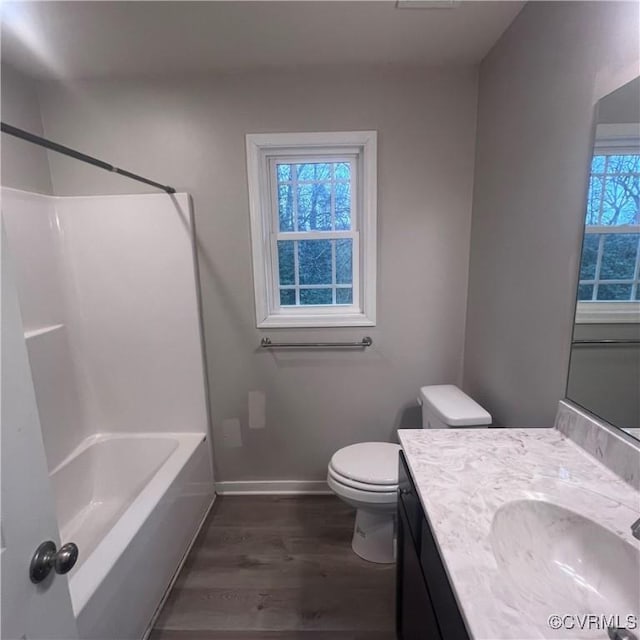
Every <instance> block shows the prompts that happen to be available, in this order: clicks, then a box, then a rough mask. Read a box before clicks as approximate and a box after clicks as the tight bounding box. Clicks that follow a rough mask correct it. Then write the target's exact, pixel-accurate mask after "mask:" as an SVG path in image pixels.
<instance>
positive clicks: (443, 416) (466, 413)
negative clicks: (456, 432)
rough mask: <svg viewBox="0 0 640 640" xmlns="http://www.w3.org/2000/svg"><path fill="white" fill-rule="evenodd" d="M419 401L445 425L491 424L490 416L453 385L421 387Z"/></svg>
mask: <svg viewBox="0 0 640 640" xmlns="http://www.w3.org/2000/svg"><path fill="white" fill-rule="evenodd" d="M420 400H422V402H423V404H425V405H426V406H427V407H428V408H429V409H430V410H431V411H433V413H434V414H435V415H436V416H437V417H438V418H439V419H440V420H441V421H442V422H444V423H445V424H446V425H450V426H452V427H464V426H473V425H482V424H491V414H490V413H489V412H488V411H485V409H483V408H482V407H481V406H480V405H479V404H478V403H477V402H476V401H475V400H473V399H472V398H470V397H469V396H468V395H467V394H466V393H465V392H464V391H462V389H459V388H458V387H456V386H455V385H454V384H437V385H430V386H428V387H422V388H421V389H420Z"/></svg>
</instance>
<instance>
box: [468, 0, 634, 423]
mask: <svg viewBox="0 0 640 640" xmlns="http://www.w3.org/2000/svg"><path fill="white" fill-rule="evenodd" d="M638 27H639V25H638V6H637V3H632V2H629V3H615V2H613V3H607V2H605V3H600V2H593V3H591V2H587V3H583V2H566V3H565V2H548V3H547V2H531V3H529V4H527V5H526V6H525V8H524V10H523V11H522V12H521V13H520V14H519V16H518V17H517V18H516V19H515V21H514V22H513V24H512V25H511V27H510V28H509V29H508V30H507V31H506V32H505V34H504V35H503V36H502V38H501V39H500V40H499V41H498V43H497V44H496V46H495V47H494V48H493V49H492V51H491V52H490V53H489V55H488V56H487V57H486V58H485V60H484V61H483V63H482V65H481V67H480V81H479V96H478V142H477V150H476V173H475V182H474V205H473V226H472V235H471V257H470V269H469V274H470V276H469V300H468V307H467V326H466V342H465V362H464V388H465V390H466V391H468V392H469V393H470V394H471V395H473V396H474V397H475V398H476V400H478V401H479V402H480V403H481V404H484V405H485V406H486V407H487V409H488V410H489V411H491V412H492V414H493V415H494V418H495V419H496V421H497V422H499V423H502V424H509V425H522V426H551V425H552V424H553V418H554V414H555V410H556V406H557V402H558V400H559V399H560V398H562V397H563V396H564V394H565V384H566V376H567V368H568V362H569V343H570V340H571V330H572V324H573V312H574V300H575V288H576V283H577V269H578V262H579V258H580V247H581V238H582V230H583V224H584V203H585V199H586V185H587V176H588V167H589V158H590V154H591V142H592V127H593V113H594V104H595V102H596V100H597V99H598V98H599V97H600V96H598V95H597V84H598V82H599V81H602V79H603V77H614V76H616V75H617V74H620V73H621V72H622V70H624V69H625V68H628V67H629V65H632V64H633V63H634V62H636V61H637V59H638V49H639V42H638V38H639V35H638V34H639V29H638ZM636 68H637V67H636ZM628 79H629V78H625V80H628ZM620 84H622V82H621V83H620Z"/></svg>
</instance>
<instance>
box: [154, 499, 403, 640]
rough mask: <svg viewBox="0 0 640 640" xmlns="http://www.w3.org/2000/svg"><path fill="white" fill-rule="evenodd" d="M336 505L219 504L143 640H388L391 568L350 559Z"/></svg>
mask: <svg viewBox="0 0 640 640" xmlns="http://www.w3.org/2000/svg"><path fill="white" fill-rule="evenodd" d="M354 515H355V513H354V512H353V511H352V510H351V509H349V508H348V507H347V506H346V505H345V504H344V503H342V502H341V501H340V500H338V498H335V497H334V496H302V497H297V496H296V497H289V496H283V497H274V496H246V497H245V496H242V497H240V496H238V497H236V496H233V497H232V496H222V497H218V498H217V500H216V503H215V504H214V507H213V510H212V512H211V514H210V515H209V517H208V519H207V522H206V523H205V525H204V527H203V529H202V531H201V532H200V535H199V537H198V540H197V541H196V543H195V545H194V547H193V549H192V551H191V553H190V554H189V557H188V559H187V562H186V563H185V566H184V567H183V569H182V572H181V573H180V575H179V577H178V579H177V581H176V584H175V586H174V588H173V591H172V592H171V594H170V595H169V598H168V600H167V602H166V604H165V606H164V608H163V610H162V612H161V613H160V616H159V617H158V620H157V621H156V625H155V627H154V630H153V632H152V633H151V636H150V640H263V639H265V640H266V639H271V638H281V639H282V640H293V639H298V638H299V639H300V640H393V639H394V638H395V634H394V632H393V629H394V615H395V614H394V611H395V602H394V599H395V566H394V565H376V564H373V563H369V562H365V561H364V560H362V559H360V558H359V557H358V556H356V555H355V553H353V551H352V550H351V536H352V533H353V520H354Z"/></svg>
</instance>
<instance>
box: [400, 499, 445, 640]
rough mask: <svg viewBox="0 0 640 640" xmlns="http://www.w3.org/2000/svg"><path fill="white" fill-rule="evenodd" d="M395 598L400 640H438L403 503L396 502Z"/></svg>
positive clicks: (439, 639)
mask: <svg viewBox="0 0 640 640" xmlns="http://www.w3.org/2000/svg"><path fill="white" fill-rule="evenodd" d="M397 544H398V557H397V561H398V585H397V589H398V594H397V596H398V597H397V612H396V616H397V618H396V625H397V634H398V638H399V639H400V640H441V638H440V631H439V630H438V624H437V622H436V617H435V615H434V612H433V607H432V606H431V599H430V598H429V591H428V590H427V587H426V584H425V579H424V576H423V574H422V568H421V566H420V559H419V558H418V554H417V553H416V550H415V546H414V543H413V539H412V537H411V534H410V530H409V522H408V520H407V515H406V513H405V509H404V507H403V505H402V501H401V500H399V501H398V537H397Z"/></svg>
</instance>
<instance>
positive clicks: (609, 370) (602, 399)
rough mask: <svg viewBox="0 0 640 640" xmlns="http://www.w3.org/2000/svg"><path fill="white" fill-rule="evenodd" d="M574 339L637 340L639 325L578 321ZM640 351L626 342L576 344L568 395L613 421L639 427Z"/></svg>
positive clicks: (607, 419)
mask: <svg viewBox="0 0 640 640" xmlns="http://www.w3.org/2000/svg"><path fill="white" fill-rule="evenodd" d="M573 337H574V339H575V340H611V339H614V340H638V339H640V325H638V324H631V323H630V324H576V327H575V332H574V334H573ZM639 354H640V351H639V349H638V346H627V345H606V344H605V345H581V344H577V345H573V346H572V348H571V363H570V366H569V378H568V383H567V397H568V398H569V400H573V402H576V403H577V404H579V405H581V406H582V407H584V408H585V409H588V410H589V411H591V412H592V413H595V414H596V415H597V416H599V417H600V418H602V419H604V420H606V421H607V422H609V423H610V424H613V425H616V426H617V427H624V428H635V429H638V428H640V386H639V384H638V382H639V381H640V355H639Z"/></svg>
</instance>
